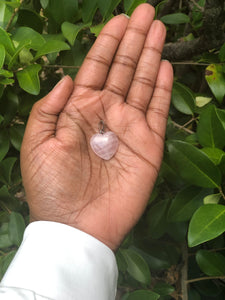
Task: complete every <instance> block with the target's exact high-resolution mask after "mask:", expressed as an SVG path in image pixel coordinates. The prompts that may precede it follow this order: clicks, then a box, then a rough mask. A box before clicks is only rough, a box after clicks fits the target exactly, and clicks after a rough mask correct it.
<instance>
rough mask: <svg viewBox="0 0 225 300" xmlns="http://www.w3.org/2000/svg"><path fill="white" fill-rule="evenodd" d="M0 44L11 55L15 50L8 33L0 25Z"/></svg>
mask: <svg viewBox="0 0 225 300" xmlns="http://www.w3.org/2000/svg"><path fill="white" fill-rule="evenodd" d="M0 44H2V45H3V46H4V47H5V50H6V51H7V52H8V53H9V55H11V56H12V55H13V54H14V52H15V48H14V46H13V43H12V41H11V39H10V37H9V35H8V33H7V32H6V31H5V30H4V29H3V28H1V27H0Z"/></svg>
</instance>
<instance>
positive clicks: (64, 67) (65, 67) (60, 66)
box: [42, 65, 80, 69]
mask: <svg viewBox="0 0 225 300" xmlns="http://www.w3.org/2000/svg"><path fill="white" fill-rule="evenodd" d="M42 68H55V69H59V68H62V69H79V68H80V66H65V65H42Z"/></svg>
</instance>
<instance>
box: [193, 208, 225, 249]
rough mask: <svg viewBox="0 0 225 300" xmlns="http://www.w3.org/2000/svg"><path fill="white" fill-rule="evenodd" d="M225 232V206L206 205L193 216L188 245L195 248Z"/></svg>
mask: <svg viewBox="0 0 225 300" xmlns="http://www.w3.org/2000/svg"><path fill="white" fill-rule="evenodd" d="M224 231H225V206H223V205H220V204H206V205H204V206H201V207H200V208H199V209H198V210H197V211H196V212H195V213H194V215H193V217H192V219H191V222H190V225H189V230H188V245H189V247H195V246H197V245H199V244H202V243H204V242H207V241H210V240H212V239H214V238H216V237H218V236H219V235H221V234H222V233H223V232H224Z"/></svg>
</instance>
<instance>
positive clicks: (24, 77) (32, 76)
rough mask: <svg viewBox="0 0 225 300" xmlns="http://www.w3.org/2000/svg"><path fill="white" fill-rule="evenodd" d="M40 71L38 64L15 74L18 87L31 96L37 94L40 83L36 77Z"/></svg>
mask: <svg viewBox="0 0 225 300" xmlns="http://www.w3.org/2000/svg"><path fill="white" fill-rule="evenodd" d="M40 70H41V66H40V65H38V64H34V65H30V66H28V67H26V68H25V69H23V70H21V71H19V72H17V73H16V77H17V79H18V81H19V85H20V87H21V88H22V89H23V90H24V91H26V92H28V93H30V94H32V95H38V94H39V92H40V81H39V77H38V72H39V71H40Z"/></svg>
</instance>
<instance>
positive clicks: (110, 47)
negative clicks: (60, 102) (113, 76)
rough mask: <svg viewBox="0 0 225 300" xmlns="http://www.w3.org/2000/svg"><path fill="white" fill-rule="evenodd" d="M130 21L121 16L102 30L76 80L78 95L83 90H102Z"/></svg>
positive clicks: (112, 20)
mask: <svg viewBox="0 0 225 300" xmlns="http://www.w3.org/2000/svg"><path fill="white" fill-rule="evenodd" d="M128 21H129V20H128V18H127V17H126V16H125V15H119V16H116V17H114V18H113V19H111V20H110V21H109V22H108V23H107V24H106V25H105V27H104V28H103V29H102V31H101V33H100V35H99V36H98V38H97V40H96V41H95V43H94V45H93V46H92V48H91V50H90V51H89V52H88V55H87V56H86V58H85V60H84V62H83V64H82V66H81V68H80V70H79V72H78V74H77V76H76V78H75V88H74V91H75V92H76V93H77V92H78V93H79V90H82V89H83V88H85V89H86V88H91V89H94V90H100V89H102V87H103V86H104V83H105V80H106V77H107V74H108V70H109V68H110V65H111V62H112V60H113V57H114V55H115V52H116V50H117V48H118V45H119V44H120V41H121V40H122V38H123V35H124V33H125V31H126V28H127V24H128Z"/></svg>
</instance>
